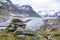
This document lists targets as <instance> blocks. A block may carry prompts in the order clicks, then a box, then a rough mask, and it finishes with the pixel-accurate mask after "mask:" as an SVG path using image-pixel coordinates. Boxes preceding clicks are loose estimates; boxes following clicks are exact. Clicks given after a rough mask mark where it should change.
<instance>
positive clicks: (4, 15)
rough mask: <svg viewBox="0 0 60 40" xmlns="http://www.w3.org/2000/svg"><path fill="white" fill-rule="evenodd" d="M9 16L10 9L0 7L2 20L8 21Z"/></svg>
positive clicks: (0, 19) (0, 20) (0, 18)
mask: <svg viewBox="0 0 60 40" xmlns="http://www.w3.org/2000/svg"><path fill="white" fill-rule="evenodd" d="M9 17H10V14H9V11H8V10H6V9H1V8H0V22H4V21H6V20H7V19H9Z"/></svg>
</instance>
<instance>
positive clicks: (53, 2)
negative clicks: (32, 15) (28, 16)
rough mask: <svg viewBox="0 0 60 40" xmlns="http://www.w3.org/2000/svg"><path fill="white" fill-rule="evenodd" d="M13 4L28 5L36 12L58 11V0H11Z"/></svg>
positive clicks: (59, 0) (59, 1)
mask: <svg viewBox="0 0 60 40" xmlns="http://www.w3.org/2000/svg"><path fill="white" fill-rule="evenodd" d="M11 1H12V2H13V4H19V5H20V6H21V5H30V6H32V8H33V9H34V10H35V11H36V12H38V11H40V10H55V11H60V9H59V8H60V5H59V4H60V0H11Z"/></svg>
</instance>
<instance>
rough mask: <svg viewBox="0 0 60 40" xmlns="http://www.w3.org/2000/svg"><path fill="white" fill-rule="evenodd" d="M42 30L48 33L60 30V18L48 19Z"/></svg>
mask: <svg viewBox="0 0 60 40" xmlns="http://www.w3.org/2000/svg"><path fill="white" fill-rule="evenodd" d="M40 29H42V30H45V31H48V30H53V29H60V18H57V19H48V20H47V21H46V22H45V25H43V26H42V27H40Z"/></svg>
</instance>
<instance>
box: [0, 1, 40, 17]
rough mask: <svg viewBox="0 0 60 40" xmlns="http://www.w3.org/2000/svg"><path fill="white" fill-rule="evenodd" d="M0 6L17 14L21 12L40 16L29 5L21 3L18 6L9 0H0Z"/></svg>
mask: <svg viewBox="0 0 60 40" xmlns="http://www.w3.org/2000/svg"><path fill="white" fill-rule="evenodd" d="M0 6H2V7H4V8H5V9H7V10H8V11H12V12H14V13H16V14H18V15H19V14H23V15H28V17H40V15H38V14H37V13H36V12H35V11H34V10H33V8H32V7H31V6H30V5H22V6H20V7H19V8H18V7H16V5H14V4H13V3H12V2H11V1H10V0H0Z"/></svg>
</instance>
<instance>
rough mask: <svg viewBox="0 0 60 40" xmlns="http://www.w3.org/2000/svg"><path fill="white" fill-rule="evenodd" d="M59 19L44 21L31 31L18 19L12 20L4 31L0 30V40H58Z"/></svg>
mask: <svg viewBox="0 0 60 40" xmlns="http://www.w3.org/2000/svg"><path fill="white" fill-rule="evenodd" d="M59 20H60V18H59V17H58V18H57V19H49V20H45V25H43V26H41V27H40V29H37V30H36V31H32V30H31V29H29V28H28V29H26V24H25V23H24V22H23V21H22V20H19V19H13V20H12V21H11V23H10V25H9V26H8V27H7V28H6V29H1V30H0V40H8V39H9V40H60V26H59V25H60V21H59Z"/></svg>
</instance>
